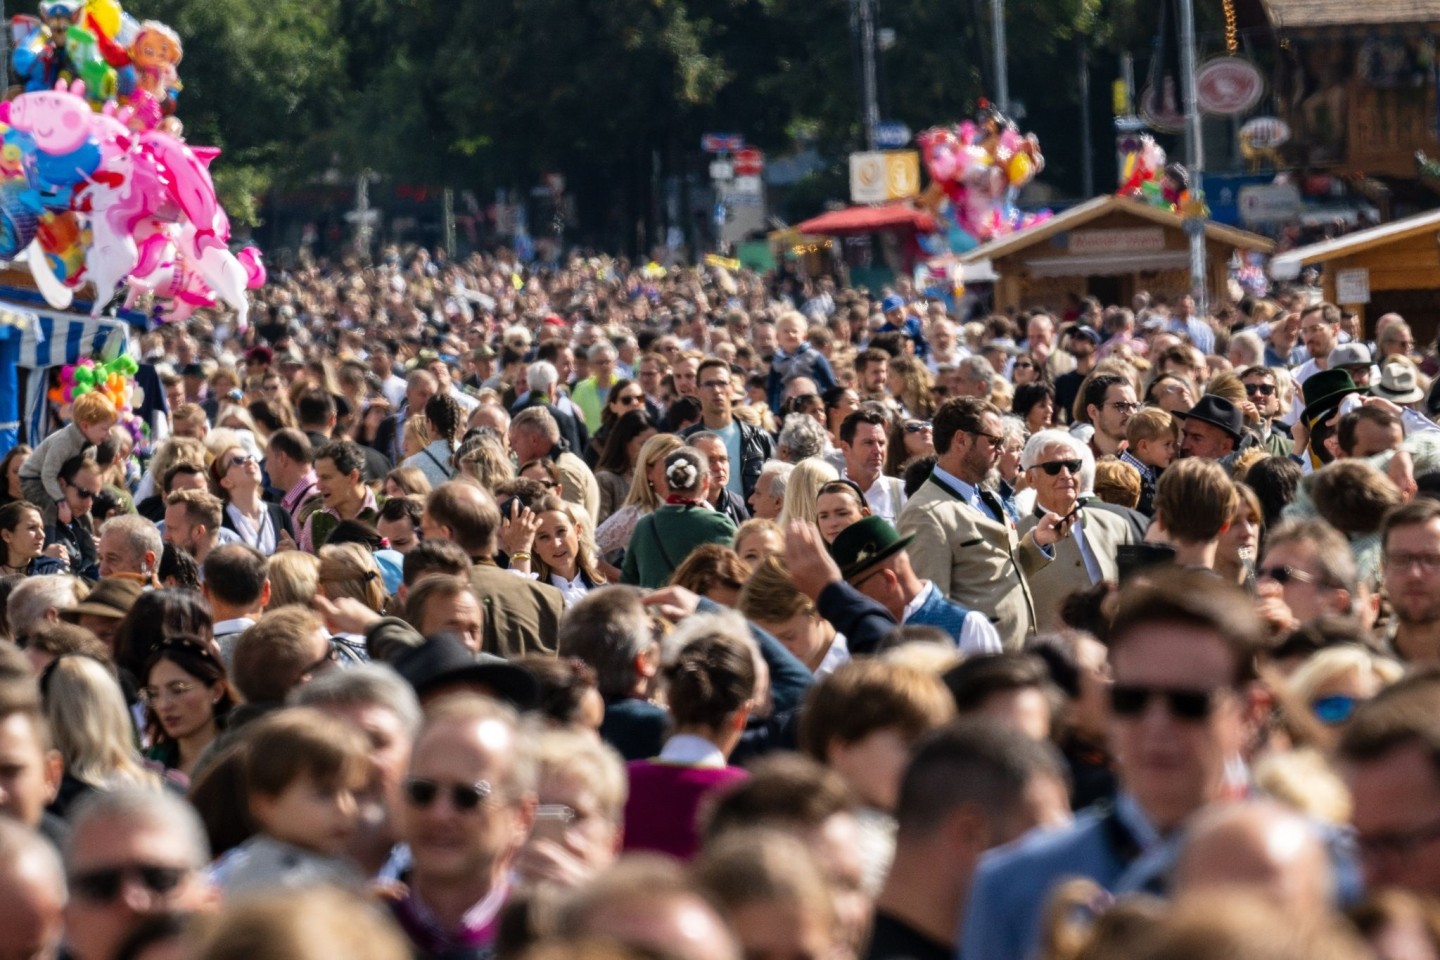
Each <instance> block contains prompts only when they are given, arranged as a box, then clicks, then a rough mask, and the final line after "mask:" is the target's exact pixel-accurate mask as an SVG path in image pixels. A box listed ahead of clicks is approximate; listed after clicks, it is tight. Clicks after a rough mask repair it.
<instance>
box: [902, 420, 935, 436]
mask: <svg viewBox="0 0 1440 960" xmlns="http://www.w3.org/2000/svg"><path fill="white" fill-rule="evenodd" d="M929 429H930V421H929V420H911V421H910V422H909V423H907V424H905V432H906V433H919V432H920V431H922V430H929Z"/></svg>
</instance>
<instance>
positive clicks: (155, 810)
mask: <svg viewBox="0 0 1440 960" xmlns="http://www.w3.org/2000/svg"><path fill="white" fill-rule="evenodd" d="M117 820H119V821H127V822H129V823H143V824H145V825H146V826H149V827H154V828H156V829H158V830H161V831H164V832H165V833H166V834H168V835H170V837H172V838H173V839H175V840H178V841H180V843H181V845H182V846H183V848H184V851H185V861H186V864H187V865H188V866H189V867H190V868H191V869H193V870H200V869H203V868H204V867H205V865H206V864H207V863H209V862H210V840H209V838H208V837H207V836H206V834H205V825H204V824H203V823H201V822H200V815H199V814H198V813H196V812H195V808H194V807H192V806H190V804H188V803H186V802H185V800H183V799H182V798H180V797H178V796H176V795H174V794H172V793H170V792H169V791H168V790H163V789H154V790H146V789H144V788H141V787H121V788H119V789H117V790H108V791H97V792H95V793H92V794H91V795H90V796H89V797H87V798H86V799H85V800H84V801H83V802H82V803H81V804H80V805H79V809H77V810H76V811H75V813H74V814H73V815H72V816H71V819H70V838H69V839H68V840H67V841H66V843H65V864H66V866H67V867H69V866H71V865H72V864H73V863H74V859H75V852H76V851H77V850H78V849H80V847H81V845H82V844H81V843H80V841H81V839H82V837H83V836H84V834H85V832H86V830H87V829H89V828H91V826H92V825H93V824H96V823H108V822H112V821H117Z"/></svg>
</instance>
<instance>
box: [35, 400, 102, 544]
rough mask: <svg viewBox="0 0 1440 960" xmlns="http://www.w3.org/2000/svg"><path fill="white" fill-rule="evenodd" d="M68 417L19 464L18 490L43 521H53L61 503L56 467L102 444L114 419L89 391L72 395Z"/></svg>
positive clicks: (61, 492)
mask: <svg viewBox="0 0 1440 960" xmlns="http://www.w3.org/2000/svg"><path fill="white" fill-rule="evenodd" d="M70 417H71V419H70V423H68V424H66V425H65V427H64V428H62V429H60V430H56V431H55V432H54V433H52V434H50V436H48V437H46V438H45V439H44V440H42V441H40V445H39V446H38V447H36V448H35V451H34V452H33V453H31V454H30V456H29V457H27V458H26V459H25V463H24V465H23V466H21V467H20V490H21V492H22V493H24V494H25V499H26V500H29V501H30V502H31V503H33V504H35V505H36V506H38V507H40V509H41V510H42V511H43V512H44V514H45V522H46V524H53V523H54V522H55V512H56V507H57V505H58V504H61V503H64V502H65V489H64V488H63V487H61V486H60V469H61V468H62V467H63V466H65V463H66V461H68V460H70V459H71V458H72V457H76V456H79V455H80V454H81V453H84V452H85V451H86V450H87V449H89V448H91V447H95V446H98V445H99V444H101V443H104V442H105V440H106V438H107V437H109V435H110V428H111V427H113V426H115V422H116V419H117V417H116V415H115V406H114V404H112V403H111V402H110V400H109V399H108V398H106V397H105V396H103V395H101V394H99V393H96V392H93V391H92V392H90V393H84V394H81V395H80V396H78V397H76V398H75V402H74V404H73V405H72V406H71V408H70Z"/></svg>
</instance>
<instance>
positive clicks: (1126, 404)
mask: <svg viewBox="0 0 1440 960" xmlns="http://www.w3.org/2000/svg"><path fill="white" fill-rule="evenodd" d="M1105 406H1107V407H1110V408H1111V409H1114V410H1119V411H1120V412H1121V413H1134V412H1135V411H1136V410H1139V409H1140V404H1138V403H1131V402H1130V401H1128V400H1116V401H1115V402H1114V403H1107V404H1105Z"/></svg>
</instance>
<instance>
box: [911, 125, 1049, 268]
mask: <svg viewBox="0 0 1440 960" xmlns="http://www.w3.org/2000/svg"><path fill="white" fill-rule="evenodd" d="M980 107H981V110H980V115H979V117H978V118H977V120H976V121H970V120H966V121H964V122H962V123H960V124H959V125H957V126H953V127H932V128H931V129H929V130H926V131H924V132H923V133H921V134H920V135H919V136H917V137H916V138H915V142H916V143H917V144H918V145H919V146H920V156H921V158H922V159H923V160H924V163H925V170H926V172H927V173H929V175H930V181H931V184H930V187H929V189H928V190H927V191H926V193H925V194H924V195H922V198H921V205H922V206H924V207H925V208H926V209H927V210H928V211H929V212H930V213H932V214H938V213H939V212H940V208H941V206H942V205H943V204H944V202H946V201H948V202H949V206H950V217H951V220H952V221H953V226H952V227H951V229H950V230H949V235H950V239H949V246H950V248H951V249H952V250H953V251H955V252H963V251H964V250H967V249H969V248H971V247H974V246H976V245H977V244H980V243H984V242H986V241H987V240H993V239H994V238H996V237H999V236H1004V235H1006V234H1009V233H1013V232H1015V231H1016V230H1023V229H1025V228H1027V227H1030V226H1033V225H1035V224H1036V223H1040V222H1042V221H1043V220H1046V219H1048V218H1049V214H1048V213H1041V214H1033V215H1024V214H1021V213H1020V211H1019V210H1018V209H1017V208H1016V206H1015V198H1016V196H1017V195H1018V193H1019V191H1020V188H1021V187H1024V186H1025V185H1026V184H1027V183H1029V182H1030V181H1031V180H1033V179H1034V178H1035V175H1036V174H1037V173H1039V172H1040V171H1042V170H1044V169H1045V157H1044V155H1043V154H1042V153H1041V152H1040V141H1039V139H1038V138H1037V137H1036V136H1035V135H1034V134H1033V133H1032V134H1025V135H1022V134H1021V133H1020V130H1019V128H1018V127H1016V125H1015V123H1014V121H1012V120H1011V119H1010V118H1008V117H1006V116H1005V115H1004V114H1003V113H1001V112H1000V111H999V110H996V109H995V108H994V107H992V106H990V105H989V104H988V103H986V102H984V101H981V104H980Z"/></svg>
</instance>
